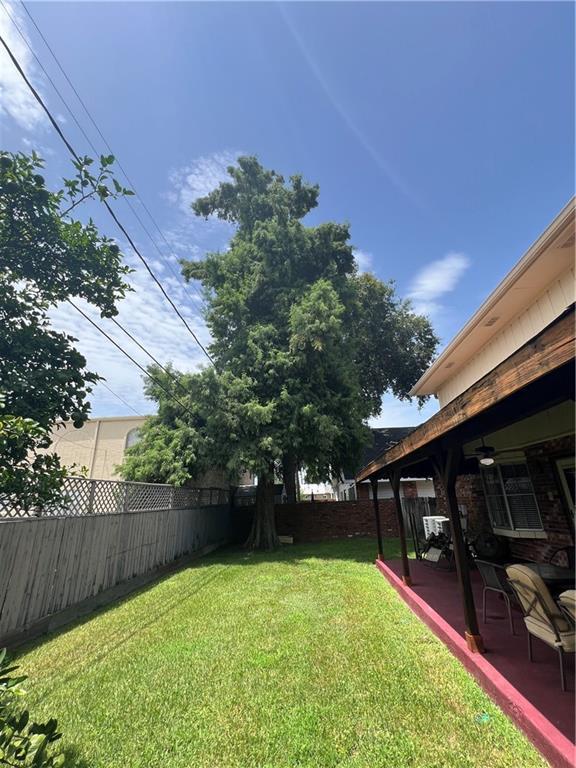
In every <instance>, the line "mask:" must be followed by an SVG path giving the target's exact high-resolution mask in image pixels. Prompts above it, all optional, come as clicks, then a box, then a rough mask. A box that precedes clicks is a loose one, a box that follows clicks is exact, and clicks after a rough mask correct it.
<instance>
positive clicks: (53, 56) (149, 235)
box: [2, 0, 203, 309]
mask: <svg viewBox="0 0 576 768" xmlns="http://www.w3.org/2000/svg"><path fill="white" fill-rule="evenodd" d="M2 3H3V0H2ZM20 5H21V6H22V8H24V10H25V12H26V14H27V16H28V18H29V19H30V21H31V22H32V24H33V25H34V27H35V29H36V31H37V32H38V34H39V35H40V37H41V38H42V41H43V42H44V45H45V46H46V48H47V49H48V50H49V51H50V54H51V56H52V58H53V59H54V61H55V62H56V65H57V67H58V69H59V70H60V72H61V73H62V75H63V76H64V78H65V80H66V82H67V83H68V85H69V86H70V88H71V89H72V91H73V92H74V95H75V96H76V98H77V99H78V101H79V102H80V104H81V106H82V109H83V110H84V112H85V113H86V115H87V116H88V119H89V120H90V122H91V123H92V125H93V126H94V128H95V130H96V131H97V133H98V135H99V136H100V138H101V139H102V142H103V143H104V146H105V147H106V148H107V150H108V152H110V153H111V154H112V155H114V159H115V160H116V163H117V165H118V167H119V168H120V170H121V171H122V173H123V174H124V178H125V179H126V181H127V182H128V184H129V185H130V188H131V189H132V191H133V192H134V194H135V195H136V197H137V198H138V200H139V201H140V205H141V206H142V208H143V209H144V210H145V211H146V213H147V214H148V217H149V219H150V221H151V222H152V224H153V225H154V227H155V228H156V230H157V231H158V233H159V235H160V237H161V238H162V240H163V241H164V243H165V244H166V246H167V247H168V250H169V252H170V255H171V256H173V257H174V258H176V255H175V254H174V252H173V250H172V246H171V245H170V243H169V241H168V239H167V238H166V236H165V234H164V232H163V231H162V229H161V228H160V226H159V225H158V222H157V221H156V219H155V218H154V216H153V215H152V212H151V211H150V209H149V208H148V206H147V205H146V203H145V202H144V200H143V199H142V196H141V195H139V194H138V191H137V189H136V187H135V185H134V183H133V181H132V179H131V178H130V176H129V175H128V172H127V171H126V170H125V168H124V166H123V165H122V163H121V162H120V159H119V158H118V156H117V154H116V153H115V152H114V150H113V149H112V147H111V146H110V144H109V142H108V140H107V139H106V137H105V136H104V134H103V133H102V131H101V130H100V127H99V125H98V123H97V122H96V120H95V118H94V116H93V115H92V113H91V112H90V110H89V109H88V107H87V105H86V102H85V101H84V99H83V98H82V96H81V95H80V94H79V93H78V90H77V89H76V87H75V85H74V83H73V82H72V80H71V79H70V77H69V76H68V73H67V72H66V70H65V69H64V67H63V66H62V63H61V62H60V59H59V58H58V56H57V55H56V53H55V51H54V49H53V48H52V46H51V45H50V43H49V42H48V40H47V39H46V37H45V36H44V34H43V32H42V30H41V29H40V27H39V26H38V24H37V22H36V20H35V19H34V17H33V16H32V14H31V13H30V11H29V10H28V7H27V5H26V3H25V2H24V0H20ZM12 21H13V23H15V22H14V19H12ZM36 60H37V61H38V62H39V64H40V66H41V67H42V69H43V70H44V72H45V73H46V70H45V69H44V67H43V66H42V63H41V62H40V61H39V59H38V57H36ZM46 74H47V76H48V73H46ZM51 82H52V81H51ZM52 85H54V84H53V83H52ZM54 87H55V86H54ZM58 95H59V96H60V98H61V99H62V95H61V94H60V93H59V94H58ZM62 100H63V99H62ZM66 106H67V109H68V111H69V112H71V110H70V107H68V105H66ZM74 120H75V122H76V124H77V125H78V122H77V121H76V119H75V118H74ZM80 130H82V129H80ZM82 133H84V131H83V130H82ZM84 135H85V136H86V134H84ZM86 138H87V141H88V143H89V144H90V146H91V147H92V149H93V151H94V152H95V153H96V154H98V150H97V149H96V148H95V147H94V145H93V144H92V142H91V141H90V139H88V137H86ZM126 203H127V204H128V205H129V207H130V209H131V210H132V213H133V214H134V216H135V217H136V219H137V220H138V222H139V224H140V226H141V227H142V229H143V230H144V232H146V234H147V235H148V237H149V238H150V241H151V242H152V243H153V245H154V246H155V248H156V250H157V251H158V253H159V254H160V256H161V257H162V259H163V260H164V263H165V264H166V266H167V267H168V269H169V270H170V271H171V272H172V274H173V275H174V277H175V278H176V279H179V276H178V273H177V272H176V271H175V270H174V268H173V267H172V265H171V263H170V262H169V261H168V260H167V259H164V254H163V252H162V251H161V250H160V248H159V247H158V245H157V243H156V241H155V240H154V238H153V237H152V235H151V234H150V232H149V231H148V229H147V228H146V226H145V225H144V222H143V221H142V219H141V218H140V217H139V215H138V213H137V211H136V209H135V208H134V207H133V205H132V203H131V202H130V200H128V199H127V200H126ZM182 287H183V288H184V291H185V292H186V295H187V296H188V298H189V299H190V301H191V302H193V303H194V299H193V297H192V296H190V294H189V293H188V289H187V287H186V283H182ZM193 287H194V291H195V293H196V295H197V297H198V299H200V301H203V299H202V296H201V295H200V293H199V291H198V289H197V288H195V286H193ZM196 307H197V308H198V309H199V307H198V305H197V304H196Z"/></svg>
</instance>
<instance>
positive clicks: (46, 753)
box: [0, 649, 65, 768]
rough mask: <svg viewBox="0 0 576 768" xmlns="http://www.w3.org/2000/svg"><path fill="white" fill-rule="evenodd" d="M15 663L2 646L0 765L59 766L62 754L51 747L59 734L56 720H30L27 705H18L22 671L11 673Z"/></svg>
mask: <svg viewBox="0 0 576 768" xmlns="http://www.w3.org/2000/svg"><path fill="white" fill-rule="evenodd" d="M17 669H18V667H17V666H11V663H10V662H9V661H8V658H7V656H6V649H3V650H1V651H0V766H1V765H5V766H12V767H13V768H16V767H20V766H21V768H60V767H61V766H63V765H64V763H65V758H64V755H63V754H59V753H57V752H55V751H54V749H53V748H52V746H53V744H54V742H56V741H58V740H59V739H60V738H61V736H62V734H61V733H58V723H57V721H56V720H54V719H50V720H48V721H47V722H45V723H38V722H35V721H33V720H30V713H29V711H28V710H27V709H23V708H22V707H21V706H19V699H20V698H21V697H22V696H23V695H24V691H23V689H22V688H21V683H23V682H24V680H26V675H20V676H15V674H14V673H15V672H16V670H17Z"/></svg>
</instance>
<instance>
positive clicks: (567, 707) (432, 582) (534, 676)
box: [385, 560, 575, 742]
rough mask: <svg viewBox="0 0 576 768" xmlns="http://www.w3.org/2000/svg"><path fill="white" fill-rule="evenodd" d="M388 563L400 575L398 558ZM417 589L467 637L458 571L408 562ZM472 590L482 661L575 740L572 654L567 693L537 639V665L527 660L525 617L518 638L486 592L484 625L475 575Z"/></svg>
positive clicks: (553, 658)
mask: <svg viewBox="0 0 576 768" xmlns="http://www.w3.org/2000/svg"><path fill="white" fill-rule="evenodd" d="M385 564H386V565H387V566H388V567H389V568H390V569H391V570H392V571H393V572H394V573H395V574H396V575H398V576H400V575H401V572H402V571H401V562H400V560H386V561H385ZM410 574H411V576H412V581H413V586H412V589H413V591H414V592H415V593H416V594H417V595H418V596H419V597H420V598H421V599H422V600H424V601H425V602H426V603H428V605H429V606H430V607H431V608H433V610H434V611H436V613H438V614H439V615H440V616H441V617H442V618H443V619H444V621H446V622H447V623H448V624H449V625H450V626H451V627H452V628H453V629H455V630H456V631H457V632H458V633H459V634H461V635H463V634H464V621H463V619H462V603H461V599H460V592H459V590H458V583H457V581H456V573H455V572H454V571H445V570H444V571H442V570H440V569H439V568H434V567H431V566H429V565H426V564H425V563H423V562H421V561H418V560H410ZM471 577H472V587H473V591H474V597H475V602H476V611H477V614H478V622H479V625H480V632H481V634H482V637H483V639H484V645H485V648H486V654H485V655H484V658H485V659H486V661H488V662H489V663H490V664H491V665H492V666H493V667H494V668H495V669H497V670H498V672H500V674H501V675H503V676H504V677H505V678H506V680H507V681H508V682H509V683H510V684H511V685H513V686H514V688H516V689H517V690H518V691H519V692H520V693H521V694H522V695H523V696H524V697H525V698H526V699H528V701H529V702H530V703H531V704H533V705H534V706H535V707H536V709H538V710H539V711H540V712H541V713H542V715H544V717H546V718H547V719H548V720H549V721H550V722H551V723H552V724H553V725H554V726H555V727H556V728H558V730H559V731H561V733H563V734H564V735H565V736H566V737H567V738H569V739H570V740H571V741H572V742H574V735H575V733H574V732H575V720H574V709H575V707H574V700H575V696H574V679H575V677H574V654H566V655H565V662H566V667H565V669H566V681H567V691H566V692H564V693H563V692H562V690H561V688H560V669H559V663H558V655H557V653H556V651H554V650H553V649H552V648H550V647H548V646H547V645H545V644H544V643H542V642H541V641H540V640H538V639H536V638H535V639H534V640H533V642H532V648H533V651H534V653H533V658H534V661H533V662H530V661H529V660H528V640H527V636H526V629H525V626H524V621H523V619H522V614H521V613H520V611H519V610H514V611H513V616H514V626H515V631H516V635H512V634H511V633H510V627H509V623H508V614H507V611H506V606H505V605H504V602H503V601H502V600H501V599H500V598H499V597H498V595H497V594H494V593H488V597H487V621H486V624H483V623H482V581H481V578H480V574H479V573H478V572H477V571H472V573H471Z"/></svg>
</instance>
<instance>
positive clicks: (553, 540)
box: [434, 435, 574, 564]
mask: <svg viewBox="0 0 576 768" xmlns="http://www.w3.org/2000/svg"><path fill="white" fill-rule="evenodd" d="M525 455H526V462H527V464H528V471H529V472H530V477H531V479H532V485H533V487H534V492H535V494H536V500H537V502H538V508H539V510H540V517H541V519H542V525H543V527H544V530H545V531H546V534H547V538H546V539H512V538H507V539H506V541H507V542H508V544H509V546H510V552H511V555H512V556H514V557H517V558H518V559H525V560H536V561H539V562H547V561H548V559H549V557H550V555H551V554H552V552H553V551H554V550H555V549H558V548H559V547H564V546H570V545H572V544H573V542H574V539H573V526H572V525H571V524H570V522H569V520H570V514H571V513H570V511H569V510H568V509H567V507H566V502H565V499H564V493H563V490H562V486H561V484H560V480H559V477H558V474H557V471H556V460H557V459H560V458H563V457H566V456H573V455H574V436H573V435H571V436H568V437H562V438H557V439H555V440H548V441H546V442H544V443H538V444H536V445H532V446H530V447H529V448H526V449H525ZM434 488H435V490H436V499H437V506H436V509H437V514H447V509H446V496H445V494H444V491H443V489H442V486H441V485H440V484H439V483H438V482H437V481H436V480H435V481H434ZM456 496H457V498H458V502H459V503H460V504H463V505H464V506H466V510H467V512H468V525H469V527H470V529H471V530H472V531H473V532H474V533H479V532H480V531H482V530H491V527H490V523H489V519H488V510H487V508H486V501H485V497H484V490H483V488H482V480H481V478H480V476H479V475H460V477H458V479H457V481H456ZM558 558H559V559H558V560H556V559H555V561H554V562H557V563H558V564H561V563H562V558H561V556H560V555H559V556H558Z"/></svg>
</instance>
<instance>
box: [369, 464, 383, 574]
mask: <svg viewBox="0 0 576 768" xmlns="http://www.w3.org/2000/svg"><path fill="white" fill-rule="evenodd" d="M370 485H371V486H372V498H373V500H374V517H375V518H376V538H377V540H378V557H377V558H376V559H377V560H384V547H383V545H382V526H381V525H380V507H379V505H378V479H377V478H375V477H371V478H370Z"/></svg>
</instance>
